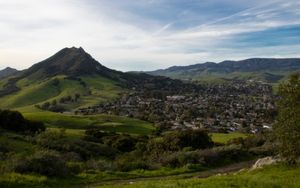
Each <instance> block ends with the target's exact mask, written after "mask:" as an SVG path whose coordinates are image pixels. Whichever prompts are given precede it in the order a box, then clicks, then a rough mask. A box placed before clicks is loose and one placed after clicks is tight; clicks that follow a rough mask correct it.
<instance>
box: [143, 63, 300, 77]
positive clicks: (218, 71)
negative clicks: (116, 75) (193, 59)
mask: <svg viewBox="0 0 300 188" xmlns="http://www.w3.org/2000/svg"><path fill="white" fill-rule="evenodd" d="M296 71H300V59H297V58H291V59H268V58H253V59H246V60H241V61H223V62H221V63H213V62H207V63H203V64H195V65H189V66H173V67H170V68H167V69H160V70H156V71H151V72H147V73H149V74H151V75H160V76H167V77H170V78H177V79H183V80H200V81H201V80H202V81H216V80H218V81H220V80H228V79H243V80H244V79H253V80H260V81H266V82H270V83H274V82H278V81H279V80H281V79H283V78H284V77H285V76H286V75H287V74H290V73H292V72H296Z"/></svg>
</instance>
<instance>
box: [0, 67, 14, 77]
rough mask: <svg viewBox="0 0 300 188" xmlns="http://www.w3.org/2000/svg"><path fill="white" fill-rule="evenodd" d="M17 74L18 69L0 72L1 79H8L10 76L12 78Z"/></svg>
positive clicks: (7, 68)
mask: <svg viewBox="0 0 300 188" xmlns="http://www.w3.org/2000/svg"><path fill="white" fill-rule="evenodd" d="M17 72H18V70H17V69H13V68H10V67H6V68H5V69H3V70H0V79H2V78H5V77H8V76H11V75H13V74H15V73H17Z"/></svg>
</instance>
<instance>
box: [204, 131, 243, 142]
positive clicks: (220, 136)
mask: <svg viewBox="0 0 300 188" xmlns="http://www.w3.org/2000/svg"><path fill="white" fill-rule="evenodd" d="M210 135H211V138H212V140H213V141H214V142H218V143H223V144H226V143H227V142H228V141H229V140H232V139H234V138H245V137H247V136H248V135H247V134H244V133H239V132H232V133H211V134H210Z"/></svg>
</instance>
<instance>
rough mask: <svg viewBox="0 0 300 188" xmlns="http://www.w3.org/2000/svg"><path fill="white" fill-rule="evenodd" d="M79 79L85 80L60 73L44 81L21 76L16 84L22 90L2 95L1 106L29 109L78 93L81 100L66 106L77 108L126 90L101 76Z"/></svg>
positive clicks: (93, 103) (108, 98)
mask: <svg viewBox="0 0 300 188" xmlns="http://www.w3.org/2000/svg"><path fill="white" fill-rule="evenodd" d="M79 79H81V80H75V79H67V78H66V76H56V77H53V78H50V79H45V80H42V81H37V80H31V79H27V78H25V79H21V80H19V81H18V82H17V83H16V85H17V86H18V87H19V88H20V91H18V92H16V93H12V94H11V95H7V96H4V97H1V98H0V108H10V109H15V108H21V110H22V108H24V107H26V108H27V109H28V108H29V107H33V106H34V105H36V104H43V103H45V102H51V101H53V100H57V101H58V100H59V99H60V98H62V97H67V96H73V95H74V94H75V93H77V94H80V95H81V97H80V99H79V100H78V101H76V102H72V103H66V104H63V105H62V106H63V107H64V108H65V109H67V110H74V109H77V108H80V107H86V106H91V105H96V104H99V103H101V102H103V101H107V100H112V99H114V98H116V97H117V96H118V94H119V93H120V92H122V89H121V88H120V87H119V86H117V84H118V83H117V82H114V81H112V80H109V79H106V78H103V77H101V76H83V77H79ZM0 83H1V84H0V85H3V84H4V83H2V82H0ZM26 108H25V109H26ZM25 109H24V110H25ZM32 110H34V109H32V108H31V109H30V111H32Z"/></svg>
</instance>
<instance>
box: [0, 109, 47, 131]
mask: <svg viewBox="0 0 300 188" xmlns="http://www.w3.org/2000/svg"><path fill="white" fill-rule="evenodd" d="M0 128H3V129H6V130H10V131H14V132H21V133H30V134H34V133H38V132H42V131H45V129H46V128H45V126H44V124H43V123H41V122H36V121H30V120H26V119H25V118H24V117H23V115H22V114H21V113H20V112H17V111H10V110H0Z"/></svg>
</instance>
